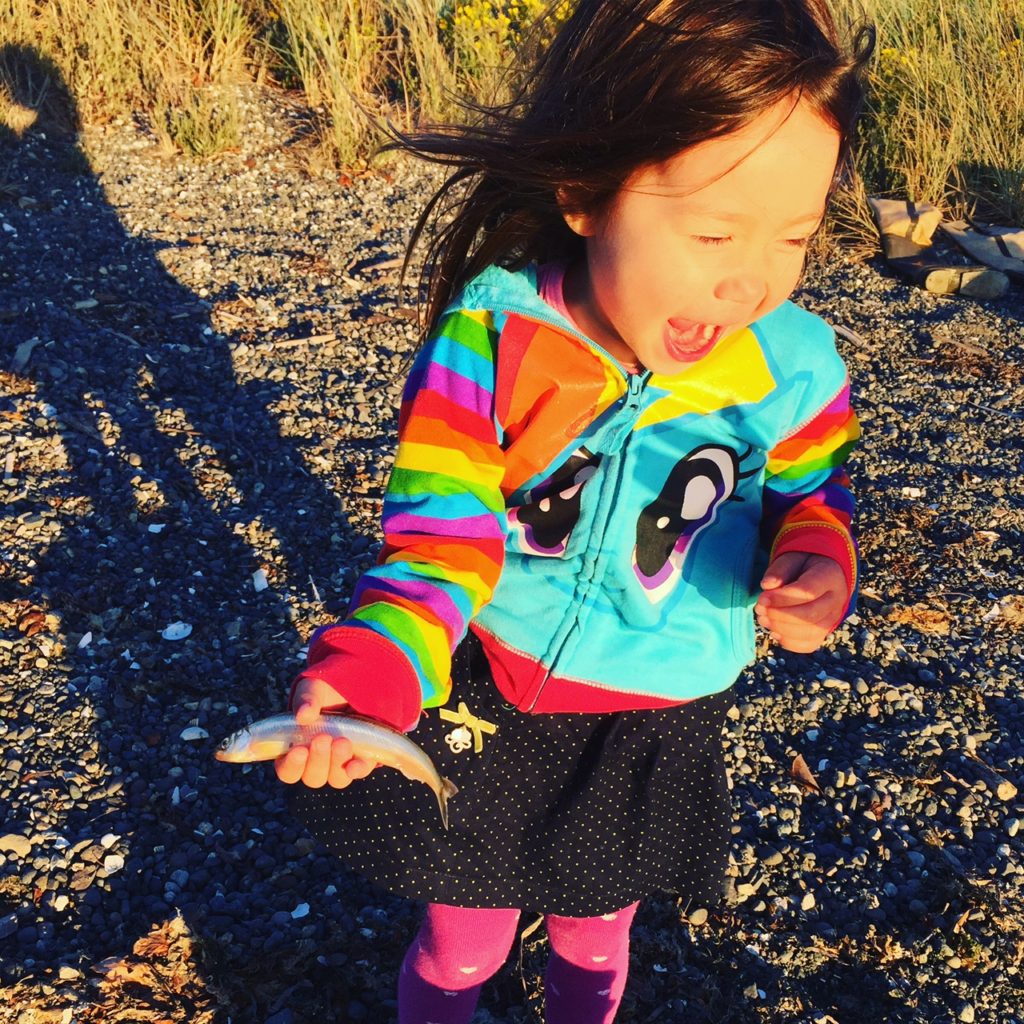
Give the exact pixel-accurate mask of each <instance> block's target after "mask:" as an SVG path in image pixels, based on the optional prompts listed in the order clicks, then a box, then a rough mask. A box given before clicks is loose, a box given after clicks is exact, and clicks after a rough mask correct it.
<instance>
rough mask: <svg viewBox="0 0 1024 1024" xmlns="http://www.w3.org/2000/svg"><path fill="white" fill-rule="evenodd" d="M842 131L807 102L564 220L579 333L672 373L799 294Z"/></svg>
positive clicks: (640, 176)
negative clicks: (574, 257) (582, 255)
mask: <svg viewBox="0 0 1024 1024" xmlns="http://www.w3.org/2000/svg"><path fill="white" fill-rule="evenodd" d="M838 157H839V133H838V132H837V131H836V129H835V128H833V127H832V126H831V125H829V124H827V123H826V122H825V121H824V120H823V119H822V118H821V117H820V115H819V114H817V113H816V112H815V111H814V110H813V109H812V108H811V107H810V106H809V105H808V104H807V103H806V102H804V101H800V102H799V103H797V104H796V106H795V107H794V105H793V103H792V102H786V103H780V104H779V105H778V106H776V107H773V108H772V109H771V110H769V111H767V112H765V113H764V114H761V115H760V116H759V117H757V118H756V119H755V120H753V121H752V122H751V123H750V124H748V125H746V126H745V127H744V128H742V129H740V130H739V131H736V132H734V133H732V134H731V135H726V136H723V137H722V138H718V139H712V140H710V141H708V142H704V143H701V144H700V145H698V146H695V147H693V148H692V149H688V150H686V151H684V152H682V153H680V154H679V155H678V156H675V157H673V158H672V159H670V160H668V161H666V162H665V163H663V164H658V165H653V166H647V167H643V168H641V169H640V170H639V171H637V172H636V173H635V174H634V175H633V176H632V177H631V178H629V179H628V181H627V182H626V185H625V186H624V187H623V188H622V189H621V190H620V191H619V193H618V194H617V195H616V196H615V198H614V199H613V201H612V203H611V205H610V206H609V207H608V209H607V210H605V211H604V212H602V213H601V214H599V215H590V214H568V213H567V214H566V215H565V219H566V222H567V223H568V225H569V227H570V228H571V229H572V230H573V231H575V232H576V233H577V234H579V235H582V236H583V237H584V238H585V239H586V261H585V262H581V263H580V264H578V265H577V266H574V267H571V268H570V270H569V272H568V274H567V275H566V282H565V299H566V304H567V306H568V308H569V310H570V312H571V313H572V314H573V317H574V318H575V319H576V322H577V324H578V325H579V326H580V328H581V329H582V330H583V331H584V332H585V333H586V334H588V335H589V336H590V337H591V338H593V339H594V341H596V342H598V343H599V344H601V345H602V346H603V347H605V348H606V349H607V350H608V351H609V352H610V353H611V354H612V355H613V356H616V357H617V358H619V359H620V360H622V361H626V362H632V361H635V360H638V361H639V362H640V363H642V364H643V365H644V366H646V367H647V368H648V369H649V370H652V371H654V372H655V373H661V374H676V373H680V372H681V371H683V370H684V369H686V367H687V366H688V365H690V364H691V363H694V362H696V361H697V360H699V359H702V358H703V357H704V356H706V355H707V354H708V353H709V352H710V351H711V350H712V349H713V348H714V347H715V346H716V345H717V344H718V343H719V342H720V341H721V340H722V338H723V337H725V336H726V335H728V334H730V333H732V332H734V331H735V330H737V329H739V328H743V327H746V326H747V325H749V324H751V323H753V322H754V321H755V320H757V319H758V318H760V317H762V316H764V315H765V314H766V313H768V312H770V311H771V310H773V309H775V307H776V306H778V305H779V304H780V303H782V302H783V301H784V300H785V299H786V298H787V297H788V296H789V294H790V293H791V292H792V290H793V289H794V288H795V287H796V284H797V281H798V280H799V277H800V274H801V272H802V270H803V264H804V257H805V255H806V252H807V244H808V241H809V239H810V236H811V235H812V234H813V233H814V231H815V229H816V228H817V227H818V225H819V224H820V223H821V220H822V217H823V216H824V213H825V203H826V198H827V196H828V191H829V188H830V186H831V184H832V179H833V175H834V173H835V168H836V161H837V160H838Z"/></svg>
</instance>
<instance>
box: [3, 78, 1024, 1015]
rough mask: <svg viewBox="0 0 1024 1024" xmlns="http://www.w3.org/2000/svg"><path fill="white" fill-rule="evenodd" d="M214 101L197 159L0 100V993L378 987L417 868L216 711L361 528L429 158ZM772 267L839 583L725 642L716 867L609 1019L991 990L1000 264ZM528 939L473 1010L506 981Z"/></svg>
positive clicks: (1018, 608) (1004, 912)
mask: <svg viewBox="0 0 1024 1024" xmlns="http://www.w3.org/2000/svg"><path fill="white" fill-rule="evenodd" d="M247 104H248V105H247V108H246V118H247V123H248V126H249V127H248V129H247V132H246V138H245V141H244V144H243V146H242V149H241V151H240V152H235V153H229V154H227V155H225V156H222V157H219V158H217V159H215V160H212V161H209V162H205V163H194V162H188V161H186V160H184V159H182V158H178V157H168V156H165V155H161V153H160V152H159V151H158V150H157V149H156V148H155V146H154V145H153V142H152V139H151V138H150V137H149V136H147V134H146V133H145V131H144V130H142V129H141V128H140V127H139V126H138V125H136V124H135V123H134V122H125V123H115V124H110V125H107V126H105V127H101V128H90V129H87V130H85V132H84V133H83V136H82V138H75V137H69V136H62V135H60V134H59V133H56V132H52V131H50V132H47V131H43V130H40V129H36V130H34V131H30V132H29V133H27V134H26V135H24V136H23V137H22V138H21V139H17V138H15V137H14V136H13V135H10V134H9V133H7V134H6V135H4V134H0V509H2V512H0V678H2V680H3V682H2V687H0V812H2V822H0V1021H3V1022H7V1021H12V1022H13V1021H17V1022H19V1024H35V1022H46V1024H57V1022H60V1024H72V1022H75V1021H78V1022H101V1021H118V1022H121V1021H123V1022H133V1024H134V1022H150V1021H152V1022H165V1021H175V1022H178V1021H181V1022H185V1021H187V1022H198V1024H206V1022H214V1021H216V1022H229V1021H230V1022H234V1024H250V1022H252V1024H303V1022H307V1021H308V1022H313V1021H316V1022H330V1021H336V1022H349V1021H367V1022H373V1024H378V1022H379V1024H387V1022H391V1021H394V1019H395V1000H394V991H395V979H396V972H397V969H398V964H399V960H400V957H401V955H402V952H403V951H404V948H405V946H406V944H407V943H408V941H409V939H410V938H411V937H412V934H413V932H414V930H415V928H416V925H417V917H418V912H417V908H416V906H415V905H413V904H410V903H408V902H406V901H404V900H400V899H397V898H394V897H391V896H388V895H386V894H381V893H379V892H375V891H373V890H372V889H371V888H370V887H369V886H367V884H366V883H364V882H363V881H362V880H361V879H360V878H358V877H356V876H353V875H352V874H350V873H349V872H347V871H346V870H345V869H344V868H343V867H341V866H339V865H338V864H337V863H336V862H335V861H333V860H332V859H330V858H329V857H328V856H327V855H326V854H325V853H324V851H323V850H322V849H320V848H319V847H318V845H317V844H316V843H315V841H314V840H313V839H311V838H310V837H309V836H308V835H307V834H305V833H304V832H303V831H302V830H301V829H299V828H298V827H297V826H296V824H295V823H294V822H293V821H291V820H290V818H289V817H288V815H287V813H286V812H285V807H284V799H283V792H282V787H281V786H280V785H279V784H278V783H277V780H276V778H275V777H274V775H273V771H272V769H271V768H270V767H269V766H267V765H256V766H252V767H248V768H242V767H240V766H236V765H228V764H220V763H218V762H215V761H214V760H213V757H212V751H213V748H214V746H215V745H216V743H217V741H218V740H219V739H221V737H222V736H224V735H226V734H227V733H228V732H230V731H232V730H233V729H235V728H237V727H239V726H241V725H243V724H245V723H246V722H247V721H249V720H252V719H255V718H259V717H263V716H264V715H267V714H270V713H272V712H276V711H278V710H281V709H282V708H283V704H284V700H285V694H286V692H287V686H288V684H289V682H290V680H291V677H292V675H293V674H294V672H295V671H296V670H297V668H298V666H299V665H300V664H301V661H302V656H303V647H304V644H305V642H306V641H307V639H308V637H309V634H310V633H311V632H312V630H313V629H314V628H315V627H316V626H318V625H321V624H323V623H327V622H330V621H333V620H334V618H335V617H336V616H337V615H338V614H339V613H341V612H342V611H343V609H344V608H345V605H346V601H347V597H348V595H349V593H350V592H351V588H352V585H353V583H354V580H355V579H356V577H357V576H358V574H359V573H360V572H361V571H362V570H363V569H364V568H366V567H367V566H368V565H369V564H371V563H372V561H373V558H374V555H375V552H376V550H377V516H378V514H379V510H380V500H381V495H382V489H383V486H384V483H385V481H386V479H387V475H388V472H389V468H390V464H391V461H392V450H393V449H392V446H393V440H394V429H395V410H396V403H397V399H398V396H399V393H400V389H401V384H402V379H403V374H404V371H403V368H404V366H405V364H406V362H407V359H408V356H409V353H410V348H411V345H412V343H413V341H414V339H415V336H416V324H415V312H414V310H412V309H410V308H409V306H410V305H411V299H410V297H409V296H408V294H406V295H404V296H403V295H400V294H399V291H398V276H399V269H400V267H399V265H400V259H401V255H402V252H403V247H404V243H405V240H406V238H407V236H408V232H409V229H410V227H411V225H412V224H413V222H414V220H415V217H416V215H417V213H418V211H419V209H420V207H421V205H422V203H423V201H424V199H425V197H426V196H427V195H428V194H429V188H430V184H431V181H432V178H431V174H432V173H433V172H428V171H427V170H424V169H422V168H419V167H415V166H411V165H407V164H402V163H399V164H395V165H393V166H391V167H390V168H389V169H388V171H387V172H386V173H377V174H374V175H368V176H356V177H353V178H350V177H348V176H345V175H342V176H339V175H338V174H337V173H331V174H322V173H318V172H311V171H310V170H308V167H307V165H306V164H305V163H304V162H303V160H302V159H301V154H302V148H301V144H300V141H299V140H300V136H301V122H300V120H299V119H298V118H297V115H296V112H295V111H294V110H293V109H292V108H291V107H290V106H289V105H288V103H287V102H286V101H285V100H283V99H282V98H280V97H277V98H276V99H275V98H273V97H271V98H268V97H265V96H257V95H255V94H253V95H252V97H251V98H250V99H249V100H248V101H247ZM3 131H4V130H3V129H0V132H3ZM798 300H799V301H800V302H802V303H803V304H804V305H806V306H807V307H808V308H810V309H812V310H814V311H815V312H818V313H820V314H821V315H823V316H825V317H826V318H827V319H828V320H829V321H830V322H832V323H833V324H835V325H836V326H837V327H839V328H841V329H842V330H841V337H840V346H841V351H842V352H843V355H844V356H845V357H846V359H847V361H848V364H849V366H850V369H851V373H852V376H853V387H854V400H855V404H856V406H857V409H858V411H859V413H860V415H861V418H862V422H863V427H864V433H865V437H864V440H863V442H862V444H861V446H860V448H859V449H858V451H857V454H856V456H855V458H854V460H853V462H852V465H851V473H852V476H853V478H854V485H855V488H856V491H857V494H858V498H859V513H858V528H859V535H860V541H861V549H862V554H863V560H864V561H863V578H862V592H861V599H860V605H859V610H858V614H857V615H856V616H854V617H853V618H852V619H851V620H849V621H848V622H847V623H846V624H845V625H844V626H843V627H842V628H841V629H840V630H839V631H838V632H837V633H836V634H835V636H834V637H833V638H832V639H831V640H830V641H829V643H828V645H827V647H826V648H824V649H823V650H821V651H819V652H818V653H816V654H814V655H812V656H803V655H791V654H787V653H785V652H780V651H778V650H772V649H771V648H770V647H768V646H767V645H765V646H764V647H763V650H762V654H761V657H760V658H759V660H758V662H757V664H756V665H755V666H754V667H752V668H751V669H750V670H749V671H748V672H746V673H745V674H744V675H743V676H742V677H741V679H740V681H739V682H738V684H737V686H736V691H735V693H736V704H735V706H734V708H733V709H732V711H731V712H730V715H729V727H728V732H727V737H726V739H727V745H728V757H729V765H730V770H731V775H732V786H733V800H734V804H735V811H736V819H735V825H734V837H733V838H734V845H733V851H732V866H731V868H730V878H729V891H728V895H727V899H726V901H725V902H724V903H723V904H722V905H720V906H718V907H696V906H685V905H679V903H678V901H677V900H676V899H675V898H674V897H673V896H671V895H670V894H664V895H660V896H655V897H653V898H651V899H649V900H648V901H646V902H645V904H644V905H643V906H642V908H641V910H640V912H639V914H638V917H637V924H636V926H635V930H634V939H633V947H632V969H631V975H630V979H629V983H628V986H627V989H626V995H625V999H624V1003H623V1008H622V1011H621V1013H620V1017H619V1020H621V1021H623V1022H628V1021H643V1022H646V1021H663V1022H675V1021H679V1022H687V1024H704V1022H708V1024H711V1022H715V1024H754V1022H772V1024H863V1022H871V1024H874V1022H893V1024H918V1022H922V1024H923V1022H930V1024H940V1022H941V1024H947V1022H948V1024H954V1022H966V1024H970V1022H972V1021H973V1022H977V1024H1020V1022H1024V1009H1022V1007H1024V975H1022V973H1021V964H1022V961H1024V702H1022V698H1021V672H1022V664H1024V659H1022V642H1024V574H1022V570H1021V559H1022V554H1024V488H1022V478H1024V436H1022V435H1024V287H1021V286H1015V287H1012V288H1011V291H1010V293H1009V294H1008V295H1007V296H1006V297H1005V298H1003V299H1000V300H994V301H989V302H984V303H982V302H976V301H971V300H968V299H960V298H955V297H954V298H942V297H936V296H932V295H929V294H927V293H924V292H922V291H919V290H916V289H914V288H912V287H910V286H909V285H907V284H904V283H902V282H900V281H898V280H896V279H895V278H893V277H892V276H891V274H889V273H888V272H887V271H886V270H885V268H884V266H883V265H882V263H881V261H878V260H876V261H874V262H872V263H868V264H861V265H856V264H853V263H851V262H849V261H847V260H846V259H844V257H843V255H842V254H841V253H836V254H833V255H831V256H830V257H829V258H827V259H825V260H818V261H816V262H815V263H814V265H813V266H811V268H810V269H809V272H808V275H807V280H806V283H805V285H804V287H803V290H802V291H801V293H800V294H799V295H798ZM371 781H372V780H371ZM367 784H369V783H367ZM1018 790H1021V792H1018ZM532 920H533V917H531V915H530V914H529V913H526V914H524V917H523V924H524V926H525V925H527V924H529V923H531V922H532ZM545 955H546V940H545V938H544V933H543V928H541V929H539V930H537V931H535V932H533V933H532V934H531V935H529V936H528V937H527V938H526V939H525V940H524V941H523V943H522V946H521V963H520V962H519V961H520V958H517V957H515V956H514V957H513V959H512V960H510V962H509V964H508V965H507V966H506V967H505V968H504V969H503V971H502V972H500V973H499V974H498V976H497V977H496V978H495V979H494V980H493V982H491V983H490V984H488V985H487V986H486V987H485V990H484V995H483V999H482V1001H481V1007H480V1010H479V1012H478V1015H477V1018H476V1020H477V1021H478V1022H480V1024H526V1022H539V1021H542V1020H543V1012H542V1005H543V1004H542V996H541V988H540V974H541V972H542V970H543V964H544V958H545Z"/></svg>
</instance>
